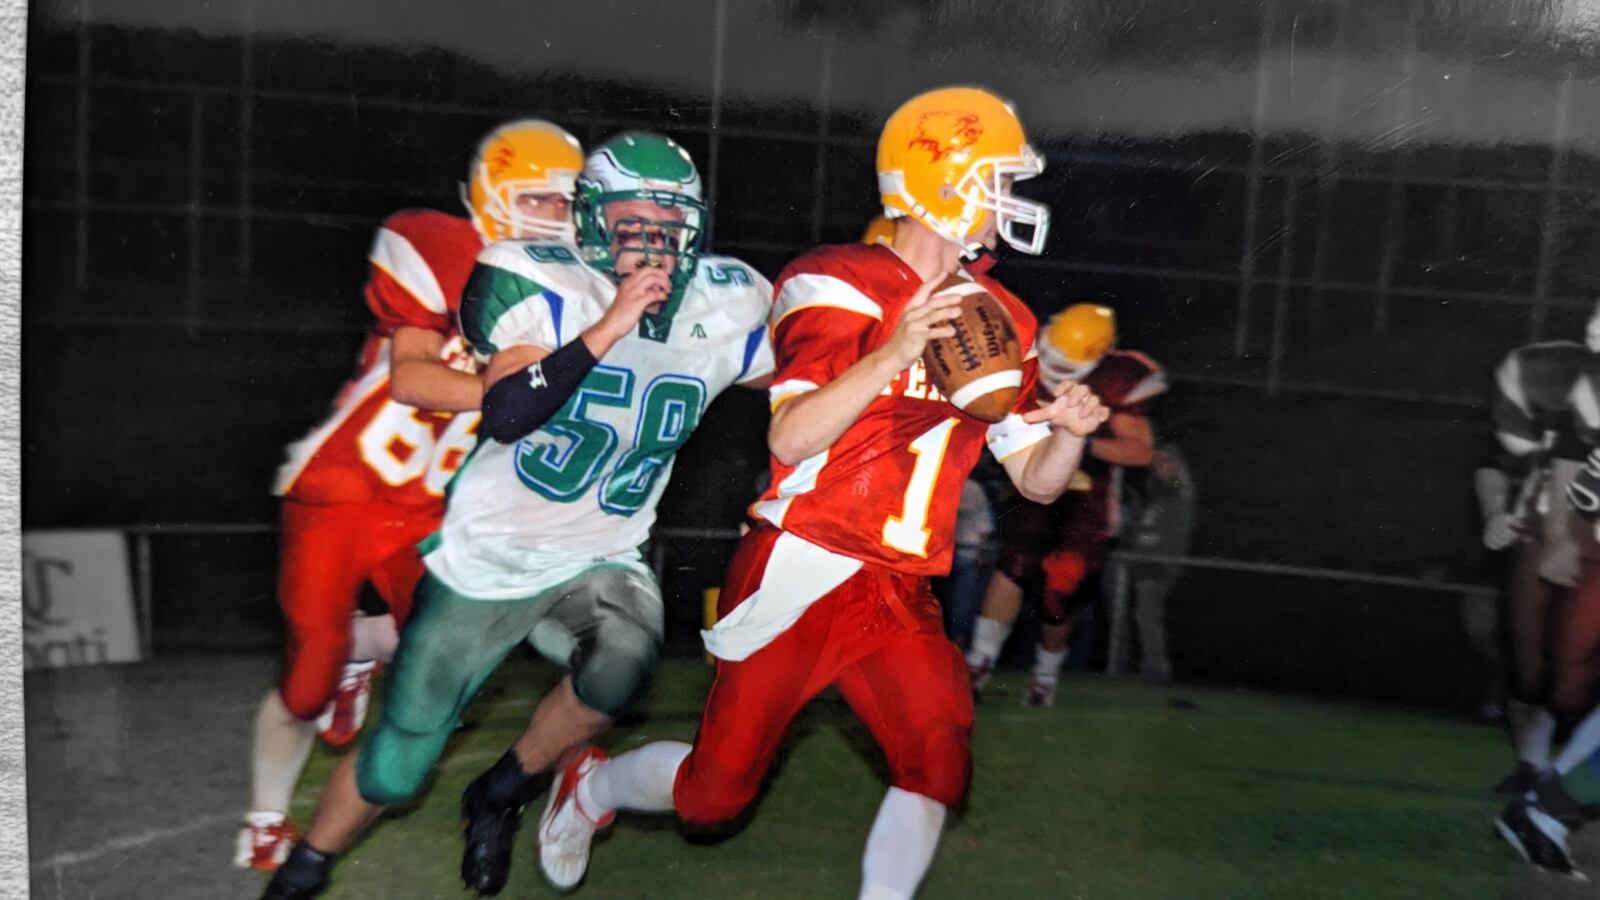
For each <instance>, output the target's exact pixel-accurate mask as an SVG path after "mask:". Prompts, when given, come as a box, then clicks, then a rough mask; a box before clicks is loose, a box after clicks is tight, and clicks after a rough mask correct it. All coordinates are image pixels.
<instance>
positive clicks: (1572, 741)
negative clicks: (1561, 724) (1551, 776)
mask: <svg viewBox="0 0 1600 900" xmlns="http://www.w3.org/2000/svg"><path fill="white" fill-rule="evenodd" d="M1596 747H1600V707H1596V708H1595V709H1593V710H1590V711H1589V715H1587V716H1585V717H1584V719H1583V721H1582V722H1579V723H1578V727H1577V728H1574V729H1572V737H1571V738H1568V739H1567V745H1566V746H1565V747H1562V748H1561V753H1560V754H1559V755H1558V756H1556V771H1557V772H1560V773H1561V774H1563V775H1565V774H1567V773H1568V772H1570V771H1572V768H1573V767H1574V766H1576V765H1577V764H1578V763H1581V762H1583V761H1584V760H1586V759H1588V758H1589V754H1591V753H1593V752H1594V750H1595V748H1596Z"/></svg>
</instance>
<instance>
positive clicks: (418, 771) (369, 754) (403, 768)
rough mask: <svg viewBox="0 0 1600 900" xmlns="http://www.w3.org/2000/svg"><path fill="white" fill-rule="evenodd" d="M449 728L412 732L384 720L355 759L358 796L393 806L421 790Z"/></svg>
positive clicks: (436, 759)
mask: <svg viewBox="0 0 1600 900" xmlns="http://www.w3.org/2000/svg"><path fill="white" fill-rule="evenodd" d="M448 737H449V731H448V729H446V730H443V731H441V732H438V733H433V732H412V731H406V730H404V729H402V728H399V727H397V726H396V725H395V724H394V723H393V722H390V721H384V722H381V723H379V725H378V727H377V728H375V729H373V731H372V733H371V734H370V735H368V737H367V740H366V741H365V742H363V743H362V745H361V748H360V750H359V751H358V752H359V753H360V754H361V755H360V756H359V757H357V759H356V790H357V791H358V792H359V793H360V794H361V799H363V800H365V801H367V802H368V803H375V804H377V805H379V806H396V805H399V804H401V803H405V802H407V801H409V800H410V799H411V798H413V797H415V796H416V795H417V794H418V793H419V792H421V790H422V787H423V785H424V784H426V783H427V780H428V774H429V773H430V772H432V771H433V766H434V764H435V763H436V762H438V760H439V754H440V753H441V752H442V751H443V750H444V743H445V740H446V739H447V738H448Z"/></svg>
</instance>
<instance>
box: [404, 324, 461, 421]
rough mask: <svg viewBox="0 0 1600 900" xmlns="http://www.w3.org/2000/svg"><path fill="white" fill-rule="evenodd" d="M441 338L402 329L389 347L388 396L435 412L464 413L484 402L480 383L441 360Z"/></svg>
mask: <svg viewBox="0 0 1600 900" xmlns="http://www.w3.org/2000/svg"><path fill="white" fill-rule="evenodd" d="M444 344H445V339H444V335H442V334H440V333H439V332H437V331H431V330H429V329H426V328H413V327H410V326H405V327H402V328H400V329H398V330H396V331H395V334H394V339H393V341H392V342H391V343H390V345H389V396H391V397H393V398H394V399H395V400H396V401H398V402H400V403H404V404H406V405H407V406H415V407H416V408H418V409H426V410H433V411H436V412H467V411H470V410H475V409H477V408H478V407H479V405H480V404H481V403H482V402H483V380H482V379H480V378H479V377H478V376H477V375H474V374H472V373H470V372H462V371H459V370H457V369H452V368H450V367H449V366H447V365H445V364H444V361H443V360H442V359H441V358H440V356H441V354H442V353H443V351H444Z"/></svg>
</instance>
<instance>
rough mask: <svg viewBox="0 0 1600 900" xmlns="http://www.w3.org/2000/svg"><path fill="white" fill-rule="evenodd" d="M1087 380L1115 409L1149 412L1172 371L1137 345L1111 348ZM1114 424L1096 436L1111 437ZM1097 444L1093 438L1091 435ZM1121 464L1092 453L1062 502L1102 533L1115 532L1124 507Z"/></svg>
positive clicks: (1104, 535)
mask: <svg viewBox="0 0 1600 900" xmlns="http://www.w3.org/2000/svg"><path fill="white" fill-rule="evenodd" d="M1083 383H1084V384H1085V385H1088V387H1089V389H1090V390H1092V391H1094V393H1095V396H1097V397H1099V398H1100V402H1101V403H1103V404H1105V405H1106V406H1107V407H1108V408H1109V409H1110V410H1111V412H1112V413H1113V414H1116V413H1122V414H1125V415H1132V416H1148V415H1150V402H1151V401H1152V400H1154V399H1155V398H1156V397H1159V396H1161V395H1162V394H1164V393H1166V391H1167V375H1166V372H1164V371H1163V370H1162V368H1161V366H1160V365H1158V364H1157V363H1156V361H1155V360H1153V359H1151V358H1150V357H1148V356H1145V355H1144V354H1143V353H1139V352H1136V351H1133V350H1112V351H1111V352H1110V353H1107V354H1106V355H1105V356H1104V357H1102V358H1101V360H1100V362H1099V363H1098V364H1096V365H1095V367H1094V369H1093V371H1091V372H1090V373H1089V375H1088V377H1086V378H1084V379H1083ZM1111 436H1113V432H1112V430H1111V423H1110V421H1107V422H1106V424H1104V425H1102V426H1100V430H1099V431H1097V432H1095V437H1111ZM1091 443H1092V439H1091ZM1121 479H1122V467H1121V466H1113V465H1111V464H1110V463H1106V462H1103V461H1101V460H1099V459H1096V458H1095V457H1094V456H1093V455H1091V454H1090V453H1089V452H1085V453H1084V455H1083V464H1082V465H1081V466H1079V469H1078V472H1077V473H1076V474H1074V475H1073V480H1072V483H1071V484H1070V486H1069V490H1068V491H1067V493H1066V494H1065V495H1064V496H1063V497H1062V498H1061V500H1059V501H1057V502H1058V504H1059V505H1061V506H1063V507H1067V508H1068V509H1067V510H1066V511H1068V512H1072V513H1074V514H1075V515H1074V516H1073V518H1074V519H1075V520H1076V521H1078V522H1079V523H1092V529H1095V530H1098V531H1099V534H1098V537H1101V538H1108V537H1110V536H1111V535H1113V534H1115V533H1116V530H1117V512H1118V510H1119V509H1120V508H1121V502H1122V498H1121V488H1122V485H1121Z"/></svg>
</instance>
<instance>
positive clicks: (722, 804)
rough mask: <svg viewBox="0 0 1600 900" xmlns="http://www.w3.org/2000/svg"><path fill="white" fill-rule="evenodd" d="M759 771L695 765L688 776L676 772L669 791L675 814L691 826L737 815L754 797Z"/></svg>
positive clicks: (715, 822)
mask: <svg viewBox="0 0 1600 900" xmlns="http://www.w3.org/2000/svg"><path fill="white" fill-rule="evenodd" d="M760 789H761V778H760V774H759V773H757V774H756V776H755V777H751V776H750V773H746V772H726V771H724V772H718V771H711V770H708V769H707V768H706V767H705V766H704V765H697V766H696V767H695V769H694V771H693V772H691V773H689V775H688V777H682V776H680V777H679V779H678V783H677V784H676V785H675V786H674V788H673V791H672V805H673V808H674V809H675V810H676V811H677V813H678V818H680V819H682V820H683V821H684V823H685V824H687V825H690V826H693V827H695V828H710V827H712V826H715V825H722V824H724V823H726V822H731V821H732V820H734V819H737V818H738V817H739V815H740V814H741V813H743V812H744V811H745V810H746V809H747V808H749V806H750V804H751V802H752V801H754V800H755V799H756V792H757V791H759V790H760Z"/></svg>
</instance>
